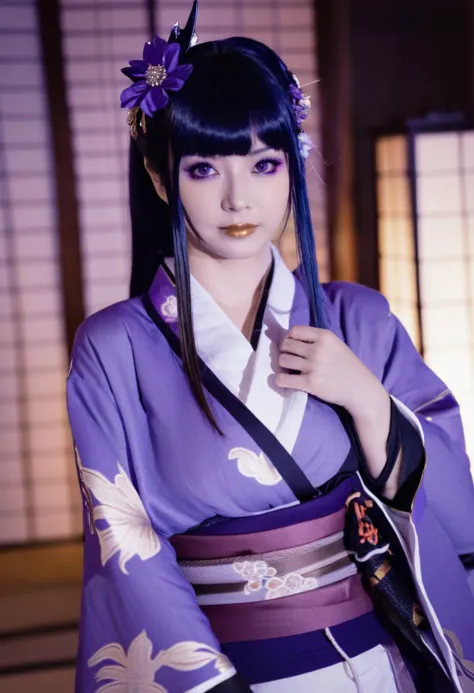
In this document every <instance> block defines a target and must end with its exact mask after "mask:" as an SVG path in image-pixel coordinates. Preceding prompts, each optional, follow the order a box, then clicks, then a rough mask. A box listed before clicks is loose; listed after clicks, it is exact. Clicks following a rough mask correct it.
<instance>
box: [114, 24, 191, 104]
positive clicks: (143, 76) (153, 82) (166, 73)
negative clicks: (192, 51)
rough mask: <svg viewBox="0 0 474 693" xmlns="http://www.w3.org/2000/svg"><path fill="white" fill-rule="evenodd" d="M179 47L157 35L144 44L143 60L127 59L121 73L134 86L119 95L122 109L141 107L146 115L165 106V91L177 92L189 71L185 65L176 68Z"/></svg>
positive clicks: (188, 66)
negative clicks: (126, 64) (128, 64)
mask: <svg viewBox="0 0 474 693" xmlns="http://www.w3.org/2000/svg"><path fill="white" fill-rule="evenodd" d="M178 60H179V45H178V44H177V43H167V42H166V41H165V40H164V39H162V38H160V37H159V36H155V37H154V39H153V40H152V41H148V42H147V43H145V46H144V48H143V60H130V67H124V68H123V69H122V72H123V74H124V75H126V76H127V77H129V78H130V79H131V80H132V82H134V84H132V86H131V87H127V89H124V90H123V92H122V93H121V95H120V103H121V106H122V108H141V109H142V111H143V112H144V113H146V115H147V116H152V115H153V113H154V112H155V111H158V110H159V109H160V108H163V107H164V106H166V104H167V103H168V101H169V96H168V94H167V93H166V92H167V91H179V90H180V89H181V88H182V87H183V84H184V83H185V82H186V80H187V79H188V77H189V75H190V74H191V72H192V69H193V66H192V65H189V64H185V65H178Z"/></svg>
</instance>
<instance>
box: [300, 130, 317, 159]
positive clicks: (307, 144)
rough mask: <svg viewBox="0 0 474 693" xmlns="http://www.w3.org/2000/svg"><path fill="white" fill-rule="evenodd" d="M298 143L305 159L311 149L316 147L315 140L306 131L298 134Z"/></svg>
mask: <svg viewBox="0 0 474 693" xmlns="http://www.w3.org/2000/svg"><path fill="white" fill-rule="evenodd" d="M298 144H299V148H300V154H301V156H302V157H303V159H307V158H308V156H309V153H310V152H311V150H312V149H314V144H313V140H312V139H311V137H310V136H309V135H308V134H306V132H300V133H299V135H298Z"/></svg>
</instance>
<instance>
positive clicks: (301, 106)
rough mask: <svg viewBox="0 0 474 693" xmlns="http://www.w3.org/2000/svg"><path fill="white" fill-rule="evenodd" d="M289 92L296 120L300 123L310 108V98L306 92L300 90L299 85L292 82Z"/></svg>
mask: <svg viewBox="0 0 474 693" xmlns="http://www.w3.org/2000/svg"><path fill="white" fill-rule="evenodd" d="M289 92H290V100H291V105H292V106H293V111H294V113H295V118H296V122H297V124H298V125H301V123H302V122H303V121H304V120H306V118H307V117H308V113H309V109H310V108H311V99H310V97H309V96H308V95H307V94H305V93H304V92H303V91H301V89H300V87H297V86H295V85H294V84H290V87H289Z"/></svg>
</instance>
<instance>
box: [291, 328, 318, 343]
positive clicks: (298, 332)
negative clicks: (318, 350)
mask: <svg viewBox="0 0 474 693" xmlns="http://www.w3.org/2000/svg"><path fill="white" fill-rule="evenodd" d="M324 331H325V330H322V329H321V328H319V327H311V326H310V325H295V326H294V327H292V328H291V330H290V332H289V335H288V336H289V337H291V338H293V339H299V340H301V341H302V342H309V343H311V342H315V341H316V340H317V339H318V337H319V336H320V334H321V332H324Z"/></svg>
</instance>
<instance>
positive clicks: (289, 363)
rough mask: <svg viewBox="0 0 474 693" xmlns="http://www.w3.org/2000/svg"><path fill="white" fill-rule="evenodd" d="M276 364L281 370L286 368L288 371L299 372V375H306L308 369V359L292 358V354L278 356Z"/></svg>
mask: <svg viewBox="0 0 474 693" xmlns="http://www.w3.org/2000/svg"><path fill="white" fill-rule="evenodd" d="M278 363H279V364H280V366H281V367H282V368H288V369H289V370H290V371H299V372H300V373H307V371H308V369H309V362H308V359H304V358H302V357H301V356H293V354H280V358H279V359H278Z"/></svg>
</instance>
